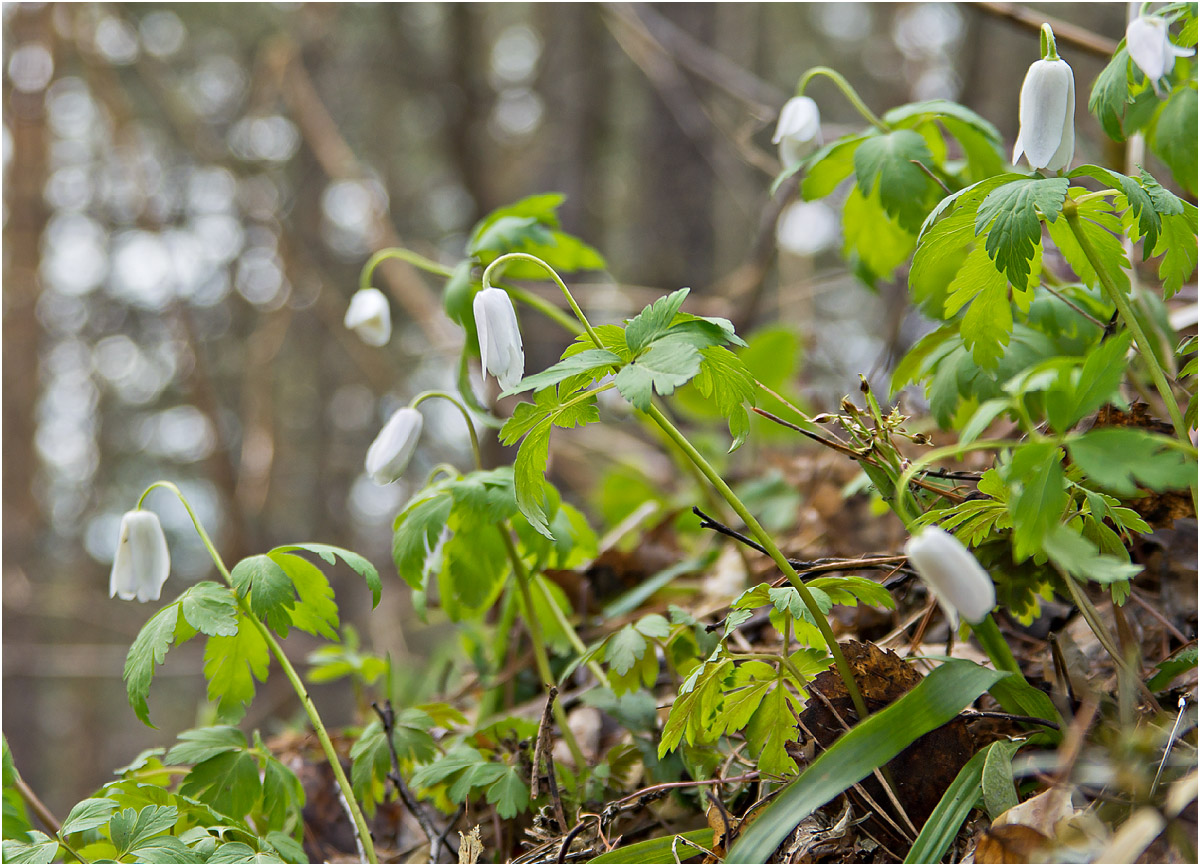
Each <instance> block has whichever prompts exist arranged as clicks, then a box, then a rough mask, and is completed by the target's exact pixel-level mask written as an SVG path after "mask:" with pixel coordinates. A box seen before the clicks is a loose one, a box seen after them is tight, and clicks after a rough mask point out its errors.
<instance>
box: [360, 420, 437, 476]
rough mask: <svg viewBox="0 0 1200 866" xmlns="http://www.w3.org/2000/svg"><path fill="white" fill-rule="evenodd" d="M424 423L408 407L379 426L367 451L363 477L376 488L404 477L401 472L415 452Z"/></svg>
mask: <svg viewBox="0 0 1200 866" xmlns="http://www.w3.org/2000/svg"><path fill="white" fill-rule="evenodd" d="M423 423H424V419H423V418H422V417H421V413H420V412H418V411H417V410H416V409H413V408H412V407H411V406H405V407H404V408H403V409H397V410H396V411H395V412H394V413H392V417H391V418H389V419H388V422H387V423H386V424H384V425H383V429H382V430H380V431H379V435H378V436H376V437H375V441H374V442H372V443H371V447H370V448H368V449H367V460H366V468H367V475H369V476H370V478H371V480H372V481H374V482H375V483H376V484H379V485H380V486H382V485H385V484H391V483H392V482H393V481H396V480H398V479H399V478H400V476H401V475H403V474H404V468H405V467H406V466H408V461H409V460H411V459H412V456H413V452H414V451H416V450H417V440H418V439H420V438H421V426H422V424H423Z"/></svg>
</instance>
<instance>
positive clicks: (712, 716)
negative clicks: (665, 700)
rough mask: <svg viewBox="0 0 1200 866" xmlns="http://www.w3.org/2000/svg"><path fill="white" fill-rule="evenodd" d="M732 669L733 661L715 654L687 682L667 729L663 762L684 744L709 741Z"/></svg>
mask: <svg viewBox="0 0 1200 866" xmlns="http://www.w3.org/2000/svg"><path fill="white" fill-rule="evenodd" d="M717 652H718V653H719V652H720V650H719V649H718V650H717ZM732 668H733V662H732V661H731V660H730V659H727V658H725V659H721V658H717V657H716V654H714V656H712V657H710V658H709V659H708V660H707V661H705V662H704V663H703V664H701V665H698V666H697V667H696V669H695V670H693V671H692V673H691V674H690V675H689V676H688V678H687V679H686V680H684V681H683V685H682V686H680V687H679V697H678V698H677V699H676V700H675V702H674V703H673V704H671V712H670V714H669V715H668V716H667V723H666V725H664V726H663V733H662V738H661V739H660V740H659V743H658V757H659V760H662V758H664V757H666V754H667V752H671V751H674V750H675V749H676V748H677V747H678V746H679V743H680V742H681V741H683V740H686V741H687V744H688V745H689V746H693V745H695V744H696V743H697V742H703V741H704V740H705V739H707V738H708V737H709V732H710V731H711V729H712V727H713V725H714V723H715V721H716V718H717V714H718V712H719V711H720V708H721V693H722V691H723V690H724V683H725V677H726V676H727V675H728V674H729V673H730V672H731V670H732Z"/></svg>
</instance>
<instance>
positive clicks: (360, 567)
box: [270, 542, 383, 608]
mask: <svg viewBox="0 0 1200 866" xmlns="http://www.w3.org/2000/svg"><path fill="white" fill-rule="evenodd" d="M292 550H307V551H308V552H309V553H315V554H316V555H317V556H319V557H321V559H323V560H325V561H326V562H327V563H329V564H330V565H333V564H334V562H335V561H337V560H338V559H340V560H341V561H342V562H344V563H346V565H348V566H350V568H351V569H352V570H353V571H354V572H355V574H357V575H358V576H359V577H361V578H362V579H363V580H365V581H366V582H367V587H368V588H369V589H370V590H371V607H372V608H375V607H378V606H379V597H380V595H381V593H382V592H383V581H381V580H380V579H379V572H378V571H377V570H376V569H375V566H373V565H371V562H370V560H368V559H367V558H366V557H365V556H361V555H360V554H357V553H355V552H354V551H353V550H345V549H344V548H341V547H334V546H333V545H332V544H317V543H315V542H308V543H306V544H285V545H284V546H282V547H276V548H273V549H272V550H271V551H270V552H271V553H288V552H289V551H292Z"/></svg>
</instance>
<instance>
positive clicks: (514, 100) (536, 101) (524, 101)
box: [491, 88, 542, 138]
mask: <svg viewBox="0 0 1200 866" xmlns="http://www.w3.org/2000/svg"><path fill="white" fill-rule="evenodd" d="M491 119H492V124H493V125H494V129H495V131H496V132H498V133H499V134H500V136H508V137H511V138H524V137H525V136H527V135H529V134H530V133H532V132H533V131H534V130H536V129H537V128H538V124H540V123H541V122H542V100H541V97H539V96H538V95H537V94H536V93H534V92H533V91H532V90H529V89H528V88H509V89H507V90H504V91H503V92H502V93H501V94H500V98H499V99H498V100H496V106H495V108H494V109H493V110H492V118H491Z"/></svg>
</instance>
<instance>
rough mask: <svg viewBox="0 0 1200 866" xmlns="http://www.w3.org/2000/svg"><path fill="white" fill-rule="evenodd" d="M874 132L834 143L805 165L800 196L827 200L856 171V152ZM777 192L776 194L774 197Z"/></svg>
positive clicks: (806, 198) (808, 199)
mask: <svg viewBox="0 0 1200 866" xmlns="http://www.w3.org/2000/svg"><path fill="white" fill-rule="evenodd" d="M874 135H875V133H874V132H869V133H865V134H862V135H851V136H846V137H845V138H839V139H838V140H837V141H834V142H830V143H829V144H827V145H825V146H824V147H822V148H821V149H820V150H818V151H817V152H816V153H814V154H812V156H810V157H809V158H808V159H806V160H805V161H804V162H802V163H801V166H805V172H804V180H803V181H801V183H800V195H801V196H803V197H804V200H805V201H813V200H815V199H819V198H825V196H827V195H829V194H830V193H831V192H833V191H834V190H835V189H837V188H838V186H839V185H840V184H841V182H842V181H844V180H845V179H846V178H848V177H849V176H850V175H851V173H852V172H853V171H854V152H855V151H856V150H857V149H858V147H859V145H860V144H862V143H863V142H864V141H866V140H867V139H868V138H871V137H873V136H874ZM773 194H774V190H772V195H773Z"/></svg>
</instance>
